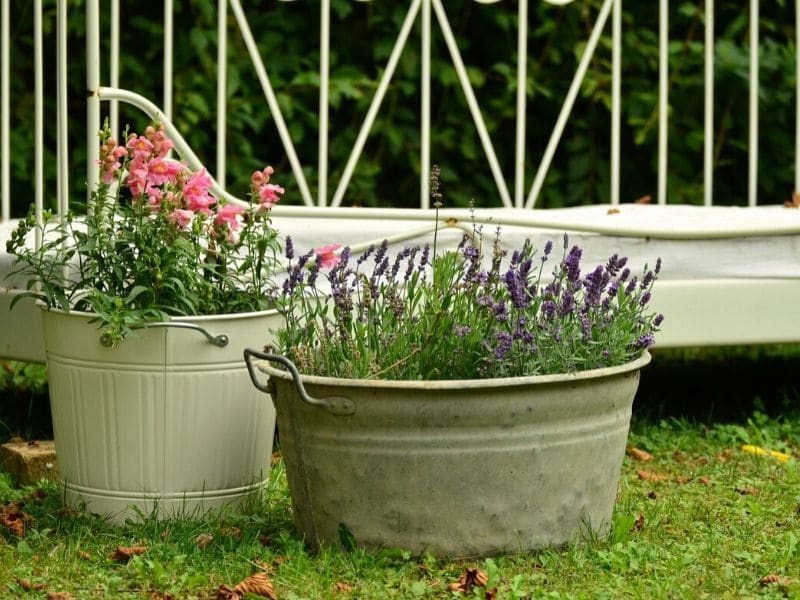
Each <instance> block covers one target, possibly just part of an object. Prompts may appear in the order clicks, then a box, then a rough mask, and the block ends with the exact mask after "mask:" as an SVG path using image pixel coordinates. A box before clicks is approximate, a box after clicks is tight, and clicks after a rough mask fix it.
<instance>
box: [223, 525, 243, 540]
mask: <svg viewBox="0 0 800 600" xmlns="http://www.w3.org/2000/svg"><path fill="white" fill-rule="evenodd" d="M219 534H220V535H222V536H227V537H235V538H239V539H241V538H242V530H241V529H239V528H238V527H223V528H222V529H220V530H219Z"/></svg>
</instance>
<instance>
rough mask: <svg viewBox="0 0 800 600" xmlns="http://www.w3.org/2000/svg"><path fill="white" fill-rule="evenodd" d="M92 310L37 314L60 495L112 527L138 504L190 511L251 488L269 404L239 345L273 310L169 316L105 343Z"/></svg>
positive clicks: (166, 512) (260, 479)
mask: <svg viewBox="0 0 800 600" xmlns="http://www.w3.org/2000/svg"><path fill="white" fill-rule="evenodd" d="M95 317H96V315H94V314H89V313H83V312H79V311H71V312H70V313H65V312H63V311H60V310H42V318H43V324H44V332H45V345H46V351H47V367H48V379H49V388H50V406H51V412H52V415H53V430H54V436H55V444H56V453H57V456H58V466H59V475H60V477H61V479H62V481H61V485H62V487H63V489H64V496H65V501H66V503H67V504H70V505H80V504H85V505H86V507H87V509H88V510H90V511H92V512H95V513H99V514H102V515H106V516H108V517H109V518H110V520H111V521H112V522H115V523H120V522H123V521H124V520H125V519H126V518H128V517H134V518H135V517H136V516H137V514H138V512H139V511H141V512H142V513H144V514H145V515H149V514H151V513H153V512H154V511H157V515H158V516H159V517H169V516H173V515H182V516H198V515H200V514H202V513H205V512H206V511H208V510H210V509H217V508H221V507H223V506H226V505H230V506H236V505H239V504H241V503H242V502H243V501H244V500H245V499H247V498H248V497H251V496H253V497H257V496H259V495H260V494H261V493H262V491H263V489H264V487H265V486H266V482H267V478H268V475H269V466H270V459H271V454H272V442H273V432H274V427H275V409H274V407H273V406H272V403H271V402H270V401H269V399H268V398H265V397H264V395H263V394H260V393H259V392H258V391H257V390H255V389H253V386H252V385H251V383H250V379H249V377H248V375H247V370H246V369H247V368H246V366H245V364H244V362H243V361H242V350H243V349H244V348H245V347H246V346H248V345H252V344H254V343H259V342H261V341H263V340H264V339H265V336H269V332H270V330H272V329H276V328H278V327H279V326H281V325H282V323H283V318H282V317H281V316H280V315H279V314H277V312H276V311H261V312H255V313H241V314H231V315H214V316H200V317H181V318H175V319H173V320H171V321H169V322H167V323H161V324H155V325H154V326H153V327H152V328H147V329H142V330H138V331H136V332H134V333H133V334H132V335H130V336H128V337H127V338H126V339H124V340H123V341H122V342H120V343H119V344H118V345H117V346H116V347H114V348H109V347H106V346H104V345H103V343H102V342H101V335H100V331H98V329H97V327H98V326H97V324H94V323H91V322H90V321H91V319H93V318H95ZM207 334H208V337H207ZM209 342H211V343H209Z"/></svg>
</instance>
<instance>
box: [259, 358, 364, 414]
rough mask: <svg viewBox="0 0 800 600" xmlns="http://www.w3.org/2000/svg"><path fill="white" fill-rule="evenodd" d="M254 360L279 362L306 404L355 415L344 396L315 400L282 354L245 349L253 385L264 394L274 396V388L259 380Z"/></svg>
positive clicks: (354, 409)
mask: <svg viewBox="0 0 800 600" xmlns="http://www.w3.org/2000/svg"><path fill="white" fill-rule="evenodd" d="M253 358H258V359H261V360H266V361H269V362H277V363H280V364H282V365H283V366H284V367H286V369H287V370H288V371H289V373H290V374H291V376H292V381H293V382H294V387H295V389H296V390H297V393H298V394H299V395H300V399H301V400H302V401H303V402H305V403H306V404H310V405H312V406H320V407H323V408H325V409H327V410H328V412H329V413H331V414H334V415H338V416H344V415H352V414H355V412H356V407H355V404H354V403H353V401H352V400H351V399H350V398H345V397H343V396H330V397H328V398H314V397H313V396H309V395H308V392H306V388H305V387H304V386H303V380H302V377H301V375H300V372H299V371H298V370H297V366H295V364H294V363H293V362H292V361H291V360H289V359H288V358H286V357H285V356H281V355H280V354H267V353H265V352H258V351H256V350H252V349H250V348H245V349H244V362H245V363H246V364H247V372H248V373H250V379H251V380H252V381H253V385H254V386H256V388H257V389H259V390H261V391H262V392H266V393H267V394H274V390H272V389H270V388H271V387H272V386H271V385H270V384H264V383H261V382H260V381H259V380H258V376H257V375H256V372H255V368H254V366H253ZM270 383H271V382H270Z"/></svg>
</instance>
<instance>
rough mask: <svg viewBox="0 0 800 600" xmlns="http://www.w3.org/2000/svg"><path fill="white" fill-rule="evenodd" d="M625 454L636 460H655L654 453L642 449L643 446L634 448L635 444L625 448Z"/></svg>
mask: <svg viewBox="0 0 800 600" xmlns="http://www.w3.org/2000/svg"><path fill="white" fill-rule="evenodd" d="M625 454H627V455H628V456H630V457H631V458H633V459H635V460H640V461H642V462H647V461H649V460H653V455H652V454H650V453H649V452H648V451H647V450H642V449H641V448H634V447H633V446H628V447H627V448H626V449H625Z"/></svg>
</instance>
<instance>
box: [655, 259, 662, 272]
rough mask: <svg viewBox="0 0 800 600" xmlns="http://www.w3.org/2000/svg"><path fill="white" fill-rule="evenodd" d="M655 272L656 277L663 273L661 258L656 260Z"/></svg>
mask: <svg viewBox="0 0 800 600" xmlns="http://www.w3.org/2000/svg"><path fill="white" fill-rule="evenodd" d="M655 272H656V275H658V274H659V273H661V257H660V256H659V257H658V258H657V259H656V267H655Z"/></svg>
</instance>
